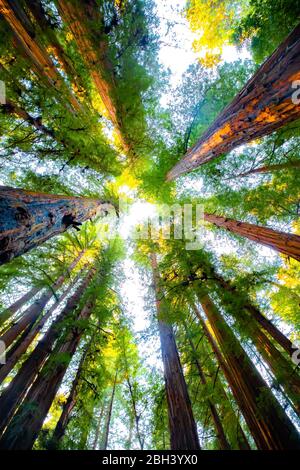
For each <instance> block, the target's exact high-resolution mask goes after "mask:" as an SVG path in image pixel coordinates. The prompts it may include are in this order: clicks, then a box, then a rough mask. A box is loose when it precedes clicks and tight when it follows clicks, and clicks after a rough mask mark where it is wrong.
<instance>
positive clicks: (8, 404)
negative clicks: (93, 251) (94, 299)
mask: <svg viewBox="0 0 300 470" xmlns="http://www.w3.org/2000/svg"><path fill="white" fill-rule="evenodd" d="M93 275H94V269H91V270H90V272H89V273H88V275H87V276H86V277H85V279H84V280H83V282H82V283H81V284H80V286H79V287H78V288H77V290H76V292H75V293H74V294H73V295H72V296H71V297H70V298H69V299H68V301H67V303H66V306H65V307H64V309H63V310H62V312H61V313H60V314H59V316H58V317H57V318H56V320H55V321H54V322H53V323H52V325H51V327H50V329H49V330H48V332H47V333H46V334H45V336H44V337H43V338H42V339H41V340H40V341H39V343H38V344H37V346H36V347H35V349H34V351H33V352H32V353H31V354H30V356H29V357H28V359H27V360H26V361H25V362H24V364H22V366H21V368H20V370H19V371H18V373H17V375H16V376H15V377H14V378H13V379H12V381H11V382H10V384H9V385H8V387H6V388H5V389H4V390H3V392H2V394H1V396H0V435H1V433H2V432H3V430H4V428H5V427H6V426H7V424H8V423H9V421H10V420H11V418H12V416H13V414H14V412H15V410H16V409H17V407H18V406H19V404H20V403H21V401H22V400H23V398H24V396H25V394H26V392H27V390H28V388H29V386H30V385H31V384H32V383H33V381H34V379H35V377H36V376H37V374H38V372H39V370H40V368H41V367H42V365H43V364H44V362H45V360H46V359H47V357H48V356H49V355H50V354H51V352H52V350H53V347H54V345H55V342H56V341H57V339H58V338H59V337H60V335H61V327H62V322H63V320H64V319H65V318H67V317H69V316H70V315H72V314H73V312H74V310H75V309H76V307H77V306H78V303H79V301H80V299H81V296H82V294H83V293H84V291H85V290H86V288H87V287H88V285H89V283H90V282H91V279H92V277H93Z"/></svg>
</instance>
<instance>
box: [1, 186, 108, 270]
mask: <svg viewBox="0 0 300 470" xmlns="http://www.w3.org/2000/svg"><path fill="white" fill-rule="evenodd" d="M111 207H112V206H111V205H110V204H108V203H104V202H102V201H100V200H98V199H90V198H80V197H70V196H56V195H53V194H43V193H33V192H30V191H24V190H21V189H13V188H8V187H4V186H1V187H0V264H3V263H6V262H8V261H10V260H11V259H12V258H14V257H16V256H20V255H22V254H23V253H26V252H27V251H29V250H31V249H32V248H34V247H36V246H38V245H40V244H42V243H43V242H44V241H46V240H48V239H49V238H52V237H53V236H55V235H58V234H60V233H62V232H64V231H66V230H67V229H68V228H69V227H75V228H78V226H80V225H81V224H82V222H84V221H86V220H88V219H91V218H93V217H95V216H96V215H98V214H99V215H100V214H106V213H107V211H108V210H109V208H111Z"/></svg>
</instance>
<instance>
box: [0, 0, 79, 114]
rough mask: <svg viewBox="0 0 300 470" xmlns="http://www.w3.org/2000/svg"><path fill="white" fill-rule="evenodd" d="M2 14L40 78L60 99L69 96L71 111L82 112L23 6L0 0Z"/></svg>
mask: <svg viewBox="0 0 300 470" xmlns="http://www.w3.org/2000/svg"><path fill="white" fill-rule="evenodd" d="M0 13H1V14H2V15H3V17H4V18H5V20H6V21H7V23H8V24H9V26H10V27H11V29H12V31H13V33H14V35H15V37H16V39H17V41H18V43H19V44H20V46H21V48H22V50H23V51H24V53H25V55H26V56H27V57H28V58H29V59H30V61H31V62H32V64H33V67H34V69H35V70H36V72H37V73H38V75H39V77H40V78H41V79H42V80H45V81H46V83H48V84H49V85H50V86H51V87H53V88H54V89H55V90H56V91H58V92H59V96H60V97H61V96H67V100H68V102H69V103H70V105H71V109H73V110H75V111H80V110H81V105H80V103H79V101H78V100H77V99H76V97H75V96H74V95H73V94H72V93H71V91H70V90H69V89H68V88H67V86H66V83H64V80H63V78H62V75H60V73H59V72H58V70H57V69H56V67H55V65H54V63H53V61H52V60H51V58H50V56H49V54H48V52H47V51H46V49H45V48H44V46H43V45H42V44H40V43H39V42H38V40H37V39H36V37H35V34H34V33H33V32H32V29H33V30H34V28H33V27H32V25H31V22H30V19H29V18H28V17H27V15H26V13H25V12H24V10H23V9H22V7H21V5H20V4H18V2H14V1H13V0H0ZM62 92H64V93H62Z"/></svg>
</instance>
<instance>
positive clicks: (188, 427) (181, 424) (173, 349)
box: [151, 253, 200, 450]
mask: <svg viewBox="0 0 300 470" xmlns="http://www.w3.org/2000/svg"><path fill="white" fill-rule="evenodd" d="M151 265H152V271H153V284H154V290H155V296H156V308H157V320H158V329H159V335H160V344H161V352H162V361H163V365H164V375H165V384H166V393H167V403H168V416H169V428H170V440H171V449H172V450H197V449H200V444H199V437H198V433H197V427H196V423H195V420H194V416H193V410H192V405H191V401H190V397H189V394H188V389H187V385H186V382H185V379H184V375H183V370H182V366H181V363H180V358H179V354H178V351H177V346H176V341H175V337H174V333H173V329H172V326H171V325H169V324H168V323H166V322H165V321H164V320H163V319H162V318H161V316H162V313H163V311H162V310H163V308H162V307H163V306H162V303H161V302H162V301H161V298H162V292H161V289H160V276H159V272H158V267H157V259H156V256H155V254H154V253H152V254H151Z"/></svg>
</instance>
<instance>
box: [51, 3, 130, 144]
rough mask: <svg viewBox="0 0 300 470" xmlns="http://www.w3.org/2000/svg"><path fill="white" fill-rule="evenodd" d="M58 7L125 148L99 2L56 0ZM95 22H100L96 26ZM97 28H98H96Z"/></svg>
mask: <svg viewBox="0 0 300 470" xmlns="http://www.w3.org/2000/svg"><path fill="white" fill-rule="evenodd" d="M56 3H57V5H58V10H59V13H60V15H61V18H62V20H63V21H64V22H65V23H66V25H67V26H68V27H69V29H70V31H71V33H72V35H73V36H74V40H75V41H76V44H77V47H78V50H79V52H80V54H81V56H82V59H83V60H84V61H85V63H86V65H87V67H88V70H89V71H90V74H91V77H92V79H93V81H94V84H95V87H96V89H97V90H98V93H99V95H100V97H101V100H102V102H103V104H104V106H105V108H106V110H107V113H108V117H109V119H110V120H111V122H112V123H113V125H114V126H115V129H116V132H117V133H118V137H119V139H120V141H121V144H122V147H123V148H124V150H125V151H126V152H129V151H130V146H129V145H128V143H126V142H125V141H124V138H123V136H122V122H121V120H120V118H119V117H118V115H117V109H116V106H115V103H114V98H115V96H116V83H115V79H114V75H113V67H112V64H111V63H110V61H109V60H108V57H107V53H108V51H107V42H106V41H105V39H104V37H103V33H102V34H101V31H100V32H99V28H101V24H102V23H103V21H102V18H101V16H100V12H99V6H98V5H97V2H96V1H95V0H88V1H86V2H84V3H82V2H80V1H70V0H57V2H56ZM95 25H98V26H97V27H96V28H95ZM97 28H98V29H97Z"/></svg>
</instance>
